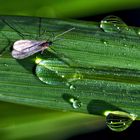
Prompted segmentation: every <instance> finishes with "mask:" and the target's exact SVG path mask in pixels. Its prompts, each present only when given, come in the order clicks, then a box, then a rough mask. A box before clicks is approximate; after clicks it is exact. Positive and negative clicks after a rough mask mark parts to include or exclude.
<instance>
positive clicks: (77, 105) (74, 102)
mask: <svg viewBox="0 0 140 140" xmlns="http://www.w3.org/2000/svg"><path fill="white" fill-rule="evenodd" d="M69 102H70V103H71V104H72V107H73V108H74V109H77V108H80V107H81V102H80V101H79V100H78V99H76V98H70V99H69Z"/></svg>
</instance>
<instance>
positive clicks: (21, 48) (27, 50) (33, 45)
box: [12, 27, 75, 59]
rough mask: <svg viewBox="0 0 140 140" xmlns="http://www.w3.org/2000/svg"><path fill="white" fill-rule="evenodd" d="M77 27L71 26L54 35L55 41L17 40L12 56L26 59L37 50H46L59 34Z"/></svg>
mask: <svg viewBox="0 0 140 140" xmlns="http://www.w3.org/2000/svg"><path fill="white" fill-rule="evenodd" d="M74 29H75V28H74V27H73V28H71V29H69V30H67V31H65V32H63V33H61V34H59V35H57V36H55V37H54V39H53V41H37V40H17V41H16V42H15V43H14V44H13V50H12V56H13V57H14V58H16V59H24V58H27V57H29V56H31V55H33V54H35V53H37V52H40V51H42V52H43V51H44V50H45V49H47V48H48V47H49V46H51V45H52V44H53V42H54V41H55V40H56V39H57V38H58V36H62V35H64V34H65V33H68V32H70V31H71V30H74Z"/></svg>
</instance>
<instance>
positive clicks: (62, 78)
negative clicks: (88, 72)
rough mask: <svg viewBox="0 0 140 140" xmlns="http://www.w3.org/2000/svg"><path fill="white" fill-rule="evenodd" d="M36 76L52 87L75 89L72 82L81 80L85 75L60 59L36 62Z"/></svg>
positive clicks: (38, 60)
mask: <svg viewBox="0 0 140 140" xmlns="http://www.w3.org/2000/svg"><path fill="white" fill-rule="evenodd" d="M36 64H37V66H36V75H37V77H38V78H39V79H40V80H41V81H42V82H44V83H46V84H50V85H64V86H65V85H66V86H68V87H69V89H71V90H73V89H75V86H74V85H73V84H72V82H74V81H77V80H81V79H82V78H83V75H82V74H81V73H80V72H79V71H78V70H77V69H76V68H73V67H70V66H69V65H67V64H65V63H64V62H63V61H60V60H58V59H47V60H44V59H41V60H40V59H39V58H37V60H36Z"/></svg>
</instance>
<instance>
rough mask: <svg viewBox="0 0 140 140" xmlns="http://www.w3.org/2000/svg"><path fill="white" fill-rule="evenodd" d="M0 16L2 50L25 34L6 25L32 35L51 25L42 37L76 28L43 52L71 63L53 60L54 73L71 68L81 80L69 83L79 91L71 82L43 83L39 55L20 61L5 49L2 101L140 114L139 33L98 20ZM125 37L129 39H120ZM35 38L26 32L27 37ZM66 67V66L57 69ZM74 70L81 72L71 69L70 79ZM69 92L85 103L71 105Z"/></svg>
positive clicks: (1, 61)
mask: <svg viewBox="0 0 140 140" xmlns="http://www.w3.org/2000/svg"><path fill="white" fill-rule="evenodd" d="M1 19H3V20H1V23H0V26H1V28H2V29H1V42H2V43H1V44H0V45H1V46H0V47H1V48H2V49H1V50H3V49H4V48H6V47H7V46H10V44H12V43H13V42H14V41H16V40H19V39H21V36H19V34H18V33H17V32H15V30H13V29H12V28H11V27H9V26H8V25H7V24H5V23H9V25H11V26H13V27H15V28H16V30H18V31H20V32H21V33H23V34H26V35H27V34H30V35H31V36H32V37H34V38H35V36H36V35H38V33H39V31H40V32H41V33H42V32H43V31H44V29H47V32H46V34H45V35H43V36H41V37H42V38H47V37H49V36H50V35H51V33H52V32H53V33H54V34H55V35H56V34H60V33H62V32H64V31H66V30H68V29H70V28H71V27H75V30H73V31H71V32H69V33H67V34H65V35H63V36H61V37H62V38H63V40H62V39H60V40H57V41H56V42H54V44H53V46H52V47H51V49H49V50H48V51H47V50H46V51H47V54H46V53H45V52H44V56H46V57H47V58H51V59H52V58H57V59H59V61H62V62H65V63H66V64H68V66H67V67H65V66H64V65H62V64H61V63H59V61H56V62H55V61H53V60H52V62H51V63H52V66H51V68H53V67H54V66H55V69H56V70H54V72H55V71H58V70H59V72H60V73H63V72H64V71H65V72H66V74H67V71H71V67H73V68H74V69H75V70H76V71H78V73H80V74H81V75H82V77H83V78H82V79H81V80H72V82H71V84H72V85H74V87H75V89H71V87H69V86H67V84H63V85H48V84H44V83H42V82H41V81H40V80H39V79H38V78H37V76H36V74H35V71H34V68H35V56H36V55H34V56H33V57H31V58H29V59H25V60H18V61H17V60H15V59H13V58H11V56H10V51H9V50H8V49H7V52H6V50H5V51H4V52H6V53H3V54H2V56H1V58H0V65H1V66H0V75H1V76H0V82H1V84H0V100H2V101H8V102H13V103H19V104H25V105H32V106H37V107H43V108H51V109H58V110H67V111H76V112H84V113H90V114H95V115H104V112H105V111H106V110H121V111H125V112H128V113H133V114H136V115H138V118H139V115H140V108H138V106H139V103H140V102H139V90H140V84H139V82H140V77H139V70H140V65H139V60H140V59H139V57H140V56H139V37H138V35H134V34H132V33H131V30H130V32H127V34H125V33H124V34H121V33H118V34H116V33H106V32H103V31H102V30H101V29H100V28H99V24H97V23H86V22H85V23H84V22H78V21H63V20H57V19H42V21H41V22H39V21H40V19H38V18H26V17H24V18H23V17H19V18H18V17H1ZM3 21H5V22H3ZM30 23H32V25H30ZM122 35H123V38H124V39H125V40H124V39H122ZM46 36H47V37H46ZM32 37H29V36H28V39H30V38H32ZM34 38H32V39H34ZM130 38H131V39H130ZM8 41H9V42H8ZM104 42H107V44H108V45H107V44H106V43H104ZM132 47H133V48H132ZM52 49H53V51H52ZM132 49H133V51H132ZM37 56H38V57H42V56H43V55H38V54H37ZM62 67H64V68H63V69H59V68H62ZM53 69H54V68H53ZM63 70H64V71H63ZM72 73H73V71H72ZM75 74H77V73H73V76H74V77H72V78H74V79H75ZM66 80H67V79H66ZM65 95H69V96H70V98H71V97H72V98H73V97H74V98H78V99H79V100H80V102H81V103H82V105H81V107H80V108H78V109H75V108H73V107H72V105H71V103H69V102H68V101H66V98H64V97H65Z"/></svg>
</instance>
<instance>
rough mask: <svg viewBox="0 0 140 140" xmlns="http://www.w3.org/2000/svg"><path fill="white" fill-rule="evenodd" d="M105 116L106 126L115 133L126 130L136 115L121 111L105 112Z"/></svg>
mask: <svg viewBox="0 0 140 140" xmlns="http://www.w3.org/2000/svg"><path fill="white" fill-rule="evenodd" d="M105 116H106V124H107V126H108V127H109V128H110V129H111V130H112V131H116V132H121V131H124V130H126V129H127V128H128V127H129V126H130V125H131V124H132V122H133V121H134V120H135V119H136V115H134V114H129V113H126V112H123V111H106V112H105Z"/></svg>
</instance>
